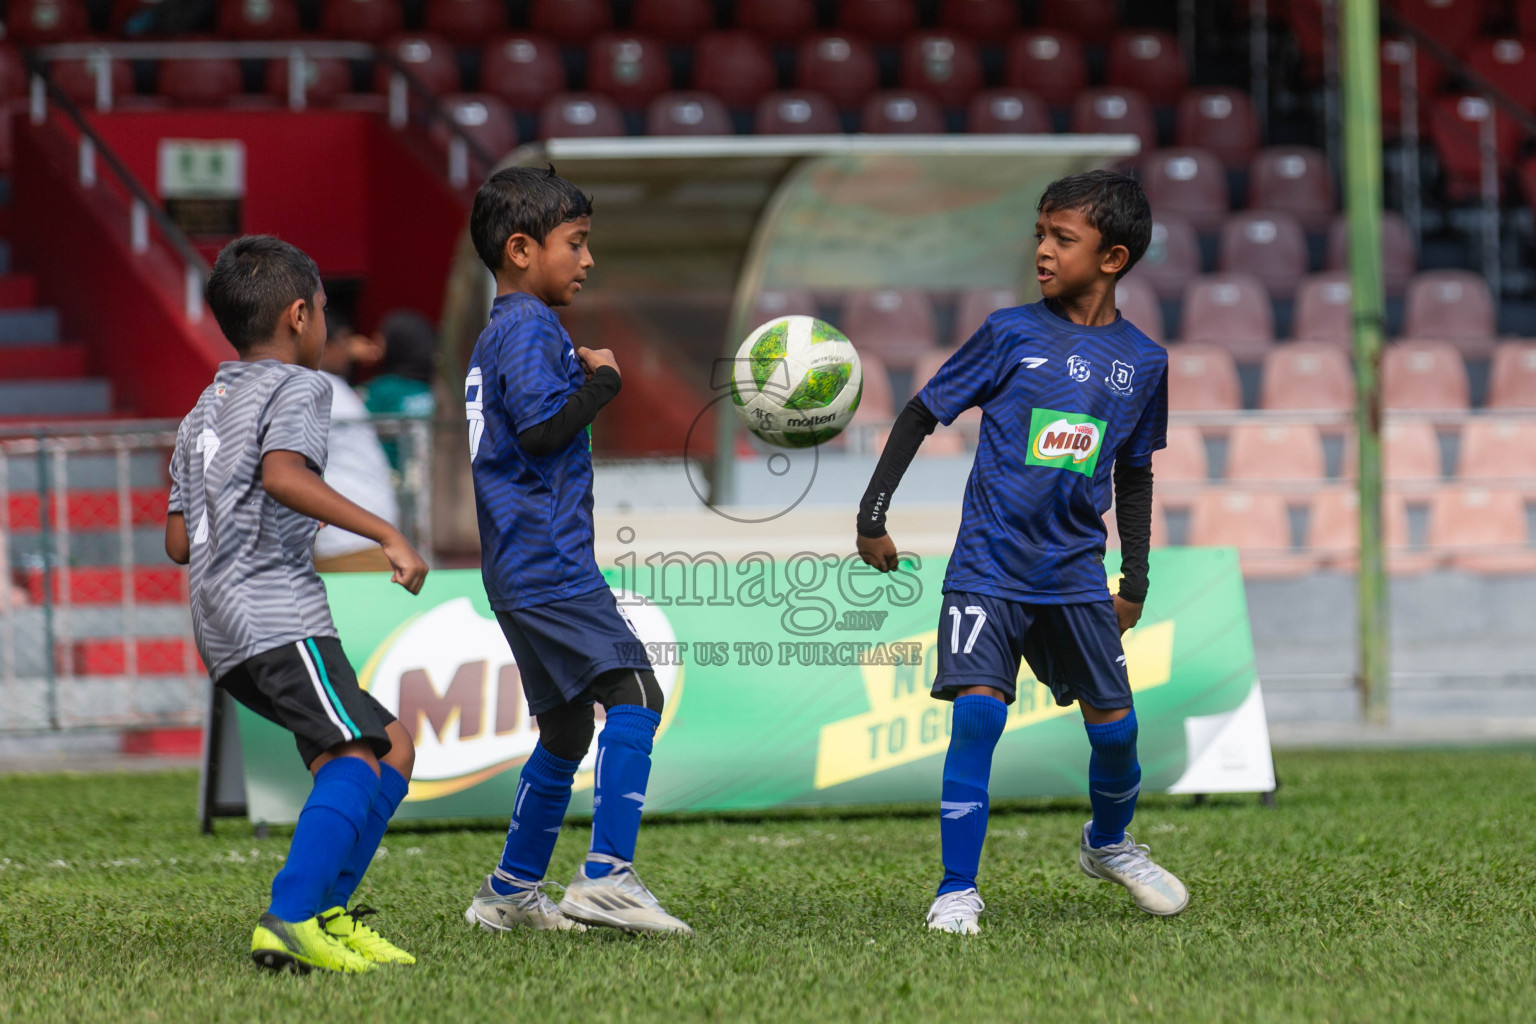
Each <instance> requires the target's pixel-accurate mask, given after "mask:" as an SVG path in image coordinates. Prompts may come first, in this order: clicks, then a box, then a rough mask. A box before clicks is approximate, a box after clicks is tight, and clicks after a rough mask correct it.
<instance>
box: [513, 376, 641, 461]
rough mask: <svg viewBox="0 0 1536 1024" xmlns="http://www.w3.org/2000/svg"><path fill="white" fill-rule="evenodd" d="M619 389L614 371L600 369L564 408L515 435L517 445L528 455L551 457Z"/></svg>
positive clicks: (568, 441)
mask: <svg viewBox="0 0 1536 1024" xmlns="http://www.w3.org/2000/svg"><path fill="white" fill-rule="evenodd" d="M621 386H622V381H621V380H620V379H619V373H618V371H617V370H615V369H614V368H613V367H611V366H599V367H598V368H597V372H596V373H594V374H592V377H591V379H589V380H588V381H587V382H586V383H585V384H583V385H582V386H581V387H580V388H578V389H577V390H576V391H575V392H574V393H573V394H572V395H571V397H569V398H567V399H566V400H565V408H563V409H561V410H560V411H559V412H557V413H555V414H554V415H553V416H551V417H550V418H549V419H547V420H545V421H544V422H543V423H535V424H534V425H533V426H531V427H529V428H528V429H527V430H525V431H523V432H522V433H520V434H518V435H517V443H518V444H519V445H521V446H522V449H523V451H525V452H527V453H528V454H529V455H536V456H537V455H552V454H554V453H555V452H557V451H559V450H560V449H561V448H564V447H565V446H566V445H568V444H570V443H571V438H573V437H575V436H576V435H577V433H579V432H580V431H582V430H585V429H586V427H587V424H589V423H591V422H592V421H593V420H594V419H596V418H597V412H598V410H599V409H601V408H602V407H603V406H605V405H607V404H608V403H609V402H611V401H613V397H614V396H615V395H617V394H618V393H619V388H620V387H621Z"/></svg>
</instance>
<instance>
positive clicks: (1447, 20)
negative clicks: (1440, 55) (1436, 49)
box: [1391, 0, 1488, 53]
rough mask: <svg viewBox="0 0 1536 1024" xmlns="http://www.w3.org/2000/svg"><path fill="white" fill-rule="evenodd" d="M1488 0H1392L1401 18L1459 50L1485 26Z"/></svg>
mask: <svg viewBox="0 0 1536 1024" xmlns="http://www.w3.org/2000/svg"><path fill="white" fill-rule="evenodd" d="M1487 6H1488V5H1487V2H1486V0H1392V4H1391V7H1392V10H1393V12H1394V13H1396V14H1397V16H1398V17H1399V18H1402V19H1403V21H1405V22H1407V23H1408V24H1409V25H1411V26H1413V27H1414V28H1416V29H1418V30H1419V31H1420V32H1423V33H1424V34H1425V35H1427V36H1429V37H1430V38H1431V39H1433V40H1434V41H1435V42H1437V43H1439V44H1440V45H1441V46H1443V47H1445V48H1446V49H1448V50H1455V51H1457V52H1458V53H1459V52H1461V51H1462V50H1465V49H1466V48H1467V45H1468V44H1469V43H1471V42H1472V37H1473V36H1475V35H1477V34H1478V32H1480V31H1481V30H1482V27H1483V19H1484V18H1485V17H1486V16H1487V13H1488V12H1487Z"/></svg>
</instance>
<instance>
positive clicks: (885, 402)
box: [853, 352, 896, 425]
mask: <svg viewBox="0 0 1536 1024" xmlns="http://www.w3.org/2000/svg"><path fill="white" fill-rule="evenodd" d="M859 372H860V373H861V374H862V375H863V377H864V390H863V392H862V393H861V394H860V395H859V407H858V409H856V410H855V411H854V414H853V422H854V423H857V424H860V425H863V424H866V423H871V424H872V423H890V422H891V420H893V419H895V418H896V402H895V396H894V395H893V394H892V393H891V371H890V370H887V369H886V368H885V363H884V362H882V361H881V359H880V357H879V356H877V355H874V354H873V353H870V352H860V353H859Z"/></svg>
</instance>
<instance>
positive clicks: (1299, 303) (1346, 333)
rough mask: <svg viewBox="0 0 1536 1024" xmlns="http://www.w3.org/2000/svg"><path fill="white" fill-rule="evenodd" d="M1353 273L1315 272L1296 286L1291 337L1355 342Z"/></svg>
mask: <svg viewBox="0 0 1536 1024" xmlns="http://www.w3.org/2000/svg"><path fill="white" fill-rule="evenodd" d="M1350 302H1351V288H1350V284H1349V275H1348V274H1344V273H1339V272H1334V273H1330V274H1311V275H1309V276H1307V277H1304V278H1302V279H1301V284H1300V286H1299V287H1297V289H1296V319H1295V322H1294V324H1293V326H1292V328H1291V336H1292V337H1294V338H1297V339H1299V340H1302V341H1326V342H1329V343H1331V344H1334V345H1344V346H1348V345H1352V344H1354V335H1353V325H1354V310H1353V307H1352V306H1351V305H1350Z"/></svg>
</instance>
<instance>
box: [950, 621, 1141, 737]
mask: <svg viewBox="0 0 1536 1024" xmlns="http://www.w3.org/2000/svg"><path fill="white" fill-rule="evenodd" d="M1020 658H1023V659H1024V660H1025V661H1027V662H1028V663H1029V668H1030V671H1032V672H1034V674H1035V678H1036V679H1038V680H1040V681H1041V682H1042V683H1044V684H1045V685H1046V686H1048V687H1050V688H1051V692H1052V693H1053V694H1055V695H1056V703H1057V704H1060V705H1062V706H1063V707H1065V706H1066V705H1068V704H1071V703H1072V702H1073V701H1082V702H1083V703H1085V704H1087V705H1088V706H1090V707H1095V708H1099V709H1100V710H1103V711H1109V710H1111V709H1114V708H1128V707H1130V706H1131V704H1132V701H1131V681H1130V677H1129V676H1127V675H1126V673H1125V650H1124V648H1122V647H1121V646H1120V623H1119V620H1118V619H1116V617H1115V603H1114V601H1113V600H1108V599H1107V600H1103V601H1093V602H1091V603H1089V604H1023V603H1021V602H1019V601H1007V600H1004V599H1003V598H1000V597H992V596H990V595H988V594H965V593H960V592H947V593H945V595H944V608H943V610H942V611H941V612H939V671H938V675H937V677H936V678H935V679H934V681H933V695H934V696H935V697H938V698H939V699H940V700H954V699H955V692H954V691H956V690H961V689H964V688H965V687H967V686H992V687H996V688H997V689H999V690H1002V691H1003V693H1004V694H1006V695H1007V700H1008V703H1009V704H1012V703H1013V701H1014V699H1015V698H1016V697H1017V696H1018V694H1017V692H1016V690H1015V686H1014V684H1015V681H1016V680H1017V679H1018V676H1019V659H1020Z"/></svg>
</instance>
